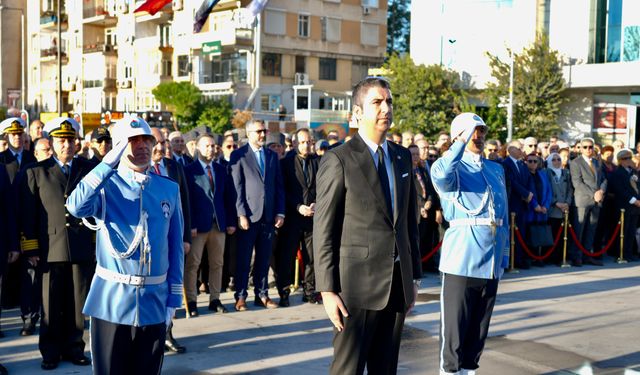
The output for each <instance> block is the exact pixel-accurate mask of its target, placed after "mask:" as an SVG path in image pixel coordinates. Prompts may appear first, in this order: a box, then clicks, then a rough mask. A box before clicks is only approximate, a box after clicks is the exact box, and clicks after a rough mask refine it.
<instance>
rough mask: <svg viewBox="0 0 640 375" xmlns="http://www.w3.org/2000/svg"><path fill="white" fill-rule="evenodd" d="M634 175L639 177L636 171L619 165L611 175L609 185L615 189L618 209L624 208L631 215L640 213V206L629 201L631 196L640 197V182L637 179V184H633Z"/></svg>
mask: <svg viewBox="0 0 640 375" xmlns="http://www.w3.org/2000/svg"><path fill="white" fill-rule="evenodd" d="M632 176H636V178H637V177H638V176H637V174H636V173H633V172H628V171H627V170H626V169H625V168H624V167H621V166H618V168H616V170H615V171H614V172H613V174H612V175H611V181H610V182H611V183H610V184H609V186H610V188H611V190H613V194H614V196H615V202H616V208H617V209H619V210H620V209H624V210H625V213H627V214H629V215H640V207H636V206H635V205H634V204H630V203H629V201H630V200H631V198H636V199H640V192H639V191H638V184H639V182H638V181H637V180H636V183H635V184H636V186H635V187H634V186H632V185H631V178H632Z"/></svg>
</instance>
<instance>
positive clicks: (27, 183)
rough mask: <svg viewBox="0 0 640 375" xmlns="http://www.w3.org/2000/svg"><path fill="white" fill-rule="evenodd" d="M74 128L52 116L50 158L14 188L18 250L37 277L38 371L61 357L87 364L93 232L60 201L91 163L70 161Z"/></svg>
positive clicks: (76, 127) (68, 121) (70, 122)
mask: <svg viewBox="0 0 640 375" xmlns="http://www.w3.org/2000/svg"><path fill="white" fill-rule="evenodd" d="M78 130H79V125H78V123H77V122H76V121H75V120H73V119H71V118H64V117H60V118H56V119H53V120H51V121H49V122H47V124H46V125H45V128H44V131H45V133H46V136H48V137H49V138H50V139H51V144H52V147H53V157H51V158H49V159H46V160H44V161H42V162H39V163H37V164H36V165H35V166H32V167H31V168H28V169H27V170H26V171H25V176H24V178H21V179H20V181H21V186H20V187H19V188H18V189H19V196H20V199H19V204H20V229H21V233H22V235H21V237H22V240H21V248H22V252H23V255H24V256H26V257H28V259H29V260H30V262H32V263H33V264H36V265H37V264H40V267H41V268H42V270H43V273H42V307H43V309H42V310H43V315H42V321H41V322H40V341H39V348H40V353H41V354H42V363H41V367H42V369H44V370H52V369H54V368H56V367H57V366H58V363H59V362H60V359H61V358H62V359H63V360H68V361H71V362H72V363H73V364H76V365H81V366H83V365H89V364H90V363H91V361H90V360H89V358H87V357H86V356H85V355H84V354H83V353H84V346H85V343H84V340H83V338H82V335H83V331H84V316H83V315H82V306H83V305H84V302H85V299H86V297H87V292H88V289H89V283H90V280H91V277H92V276H93V272H94V269H95V245H94V243H93V232H92V231H91V230H89V229H88V228H87V227H86V226H85V225H84V224H83V222H82V220H80V219H77V218H75V217H73V216H72V215H70V214H69V212H68V211H67V209H66V206H65V202H66V198H67V196H68V195H69V194H70V193H71V192H72V191H73V189H75V187H76V185H77V184H78V183H79V182H80V180H81V179H82V178H83V177H84V176H85V175H86V174H87V173H89V172H90V171H91V170H92V169H93V167H95V164H93V163H92V162H91V161H89V160H86V159H83V158H74V153H75V145H74V141H75V137H76V134H77V133H78Z"/></svg>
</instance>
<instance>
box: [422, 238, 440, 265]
mask: <svg viewBox="0 0 640 375" xmlns="http://www.w3.org/2000/svg"><path fill="white" fill-rule="evenodd" d="M440 246H442V241H440V242H438V244H437V245H436V247H434V248H433V249H432V250H431V251H430V252H429V254H426V255H425V256H424V257H422V263H424V262H426V261H428V260H429V258H431V257H432V256H433V254H435V253H436V252H437V251H438V250H439V249H440Z"/></svg>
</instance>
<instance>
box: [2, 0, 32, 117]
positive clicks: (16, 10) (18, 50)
mask: <svg viewBox="0 0 640 375" xmlns="http://www.w3.org/2000/svg"><path fill="white" fill-rule="evenodd" d="M25 4H26V0H2V1H0V67H2V69H0V106H4V107H7V108H22V102H23V95H24V92H23V90H26V87H24V86H25V85H23V82H22V80H23V78H22V75H23V73H24V69H23V56H24V53H23V52H24V51H23V49H24V48H25V47H26V46H25V45H24V35H25V34H24V30H25V24H26V18H24V19H23V18H22V15H23V14H24V11H25ZM24 15H26V14H24ZM23 22H24V23H25V24H23Z"/></svg>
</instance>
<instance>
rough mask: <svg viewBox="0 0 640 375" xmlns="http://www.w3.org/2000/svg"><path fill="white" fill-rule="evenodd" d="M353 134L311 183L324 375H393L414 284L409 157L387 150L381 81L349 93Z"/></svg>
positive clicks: (386, 103) (416, 253)
mask: <svg viewBox="0 0 640 375" xmlns="http://www.w3.org/2000/svg"><path fill="white" fill-rule="evenodd" d="M353 99H354V105H353V118H354V119H355V121H356V122H357V123H358V126H359V131H358V133H357V134H356V135H354V136H353V138H352V139H351V140H350V141H349V142H347V143H345V144H344V145H342V146H339V147H336V148H334V149H332V150H329V151H327V152H326V153H325V154H324V156H323V157H322V162H321V163H320V170H319V171H318V175H317V177H316V181H317V185H316V189H317V199H316V210H315V217H314V223H313V246H314V260H315V271H316V288H317V289H318V291H320V292H322V300H323V303H324V307H325V310H326V312H327V315H328V316H329V318H330V319H331V322H332V323H333V325H334V326H335V329H334V339H333V348H334V358H333V362H332V364H331V369H330V373H332V374H362V373H363V372H364V368H365V366H366V367H367V369H368V371H369V373H382V374H395V373H396V368H397V363H398V352H399V349H400V335H401V332H402V327H403V325H404V319H405V316H406V314H407V312H408V311H409V310H410V309H411V308H412V307H413V305H414V303H415V298H416V296H417V293H418V287H419V285H418V284H419V281H420V278H421V277H422V270H421V268H420V250H419V245H418V223H417V216H418V214H417V212H416V210H417V204H416V191H415V187H414V183H413V178H412V166H411V155H410V153H409V151H408V150H407V149H405V148H403V147H402V146H399V145H396V144H392V143H391V142H388V141H386V137H385V136H386V133H387V131H388V130H389V127H390V126H391V123H392V121H393V106H392V98H391V90H390V88H389V84H388V83H387V81H385V80H383V79H380V78H366V79H364V80H363V81H361V82H360V83H358V84H357V85H356V87H355V88H354V90H353Z"/></svg>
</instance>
